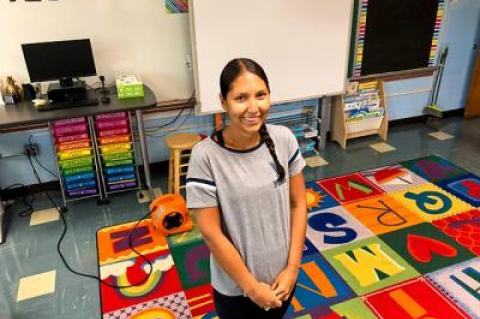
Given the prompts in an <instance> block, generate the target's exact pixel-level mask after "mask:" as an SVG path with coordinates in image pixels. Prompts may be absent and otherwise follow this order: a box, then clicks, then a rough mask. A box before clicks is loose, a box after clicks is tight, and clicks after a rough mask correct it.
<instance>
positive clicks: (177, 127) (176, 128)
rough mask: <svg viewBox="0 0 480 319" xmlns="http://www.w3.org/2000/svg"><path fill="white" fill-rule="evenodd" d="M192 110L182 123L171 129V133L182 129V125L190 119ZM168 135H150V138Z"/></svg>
mask: <svg viewBox="0 0 480 319" xmlns="http://www.w3.org/2000/svg"><path fill="white" fill-rule="evenodd" d="M192 111H193V110H192V109H190V112H189V113H188V114H187V115H186V116H185V118H184V119H183V121H182V122H181V123H180V124H178V125H177V126H176V127H175V128H174V129H171V131H176V130H178V129H179V128H180V127H182V125H183V124H184V123H185V122H186V121H187V120H188V119H189V118H190V116H191V115H192ZM169 134H170V133H165V134H160V135H150V137H165V136H167V135H169Z"/></svg>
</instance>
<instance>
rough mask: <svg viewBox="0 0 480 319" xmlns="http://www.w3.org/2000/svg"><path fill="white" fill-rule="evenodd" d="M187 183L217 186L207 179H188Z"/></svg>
mask: <svg viewBox="0 0 480 319" xmlns="http://www.w3.org/2000/svg"><path fill="white" fill-rule="evenodd" d="M186 182H187V183H190V182H194V183H200V184H207V185H211V186H216V184H215V182H212V181H209V180H206V179H201V178H192V177H191V178H187V179H186Z"/></svg>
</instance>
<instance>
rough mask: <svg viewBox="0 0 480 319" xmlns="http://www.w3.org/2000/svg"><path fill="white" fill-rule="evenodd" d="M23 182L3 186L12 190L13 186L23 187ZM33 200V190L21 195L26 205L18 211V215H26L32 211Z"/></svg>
mask: <svg viewBox="0 0 480 319" xmlns="http://www.w3.org/2000/svg"><path fill="white" fill-rule="evenodd" d="M24 187H26V186H25V184H21V183H15V184H12V185H9V186H7V187H5V188H4V190H12V189H14V188H24ZM34 201H35V194H34V193H33V192H27V193H26V194H25V195H23V198H22V202H23V205H24V206H26V208H24V209H23V210H21V211H20V212H18V216H19V217H28V216H30V215H32V213H33V212H34V208H33V203H34Z"/></svg>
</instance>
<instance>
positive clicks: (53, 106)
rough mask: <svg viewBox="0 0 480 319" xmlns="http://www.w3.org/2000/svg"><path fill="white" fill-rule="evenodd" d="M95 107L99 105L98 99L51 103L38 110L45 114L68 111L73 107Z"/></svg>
mask: <svg viewBox="0 0 480 319" xmlns="http://www.w3.org/2000/svg"><path fill="white" fill-rule="evenodd" d="M93 105H98V99H97V98H89V99H87V100H78V101H65V102H60V103H49V104H47V105H43V106H41V107H39V108H37V110H38V111H40V112H43V111H51V110H60V109H66V108H71V107H79V106H93Z"/></svg>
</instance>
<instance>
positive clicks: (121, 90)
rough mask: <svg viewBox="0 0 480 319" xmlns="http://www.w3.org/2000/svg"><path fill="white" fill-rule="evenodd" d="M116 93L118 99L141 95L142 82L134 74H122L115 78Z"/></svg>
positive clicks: (142, 93) (142, 94)
mask: <svg viewBox="0 0 480 319" xmlns="http://www.w3.org/2000/svg"><path fill="white" fill-rule="evenodd" d="M116 84H117V95H118V98H119V99H121V100H122V99H130V98H136V97H143V96H144V91H143V83H142V81H140V80H139V79H138V78H137V77H136V76H122V77H120V78H118V79H117V82H116Z"/></svg>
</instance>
